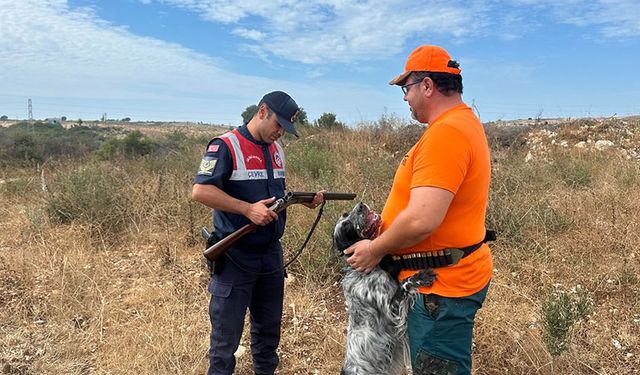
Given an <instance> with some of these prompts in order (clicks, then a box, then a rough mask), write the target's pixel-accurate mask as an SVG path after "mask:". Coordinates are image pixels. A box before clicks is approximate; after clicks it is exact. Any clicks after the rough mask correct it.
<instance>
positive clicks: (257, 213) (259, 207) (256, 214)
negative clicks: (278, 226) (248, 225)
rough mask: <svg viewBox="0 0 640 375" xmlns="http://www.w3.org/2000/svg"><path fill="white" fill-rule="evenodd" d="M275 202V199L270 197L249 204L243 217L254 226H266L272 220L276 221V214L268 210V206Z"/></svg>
mask: <svg viewBox="0 0 640 375" xmlns="http://www.w3.org/2000/svg"><path fill="white" fill-rule="evenodd" d="M275 200H276V198H275V197H271V198H267V199H263V200H261V201H257V202H256V203H252V204H250V205H249V209H248V210H247V212H246V213H245V214H244V216H246V217H247V218H248V219H249V220H251V222H252V223H254V224H256V225H267V224H269V223H270V222H272V221H274V220H278V214H277V213H275V211H273V210H270V209H269V205H270V204H271V203H273V202H274V201H275Z"/></svg>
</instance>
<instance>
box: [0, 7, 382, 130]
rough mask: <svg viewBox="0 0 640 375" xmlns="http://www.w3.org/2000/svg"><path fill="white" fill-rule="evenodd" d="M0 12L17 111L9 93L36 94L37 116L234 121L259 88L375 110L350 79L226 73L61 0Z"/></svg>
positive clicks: (7, 82)
mask: <svg viewBox="0 0 640 375" xmlns="http://www.w3.org/2000/svg"><path fill="white" fill-rule="evenodd" d="M0 19H1V20H2V22H0V51H3V53H2V54H0V82H2V88H3V95H2V96H0V108H3V110H6V111H9V110H10V111H14V112H13V113H22V112H23V111H24V109H23V108H22V106H23V104H13V103H23V102H24V103H26V98H34V112H35V113H34V114H36V116H41V117H48V116H56V115H60V113H61V112H62V113H63V114H64V115H67V116H69V118H77V117H82V118H98V117H99V116H100V115H101V114H102V112H107V113H108V115H109V116H112V118H122V117H127V116H128V117H131V118H133V119H154V120H162V119H165V120H180V119H190V120H203V121H214V122H218V123H235V124H237V123H238V122H239V120H240V113H242V110H243V109H244V108H245V107H246V106H248V105H250V104H254V103H255V102H257V101H258V100H259V99H260V97H261V96H262V95H263V94H264V93H266V92H269V91H272V90H284V91H287V92H290V93H291V94H292V95H293V96H294V98H295V99H296V100H297V101H298V102H299V103H300V104H301V105H303V106H304V107H305V108H306V110H307V112H308V113H309V116H310V118H315V117H317V116H318V115H319V114H321V113H322V112H324V111H332V112H334V113H337V114H338V117H339V119H341V120H342V121H355V120H358V119H359V117H360V116H361V113H365V114H367V116H373V118H375V117H376V116H377V114H376V110H372V109H371V108H375V107H376V105H375V103H376V102H378V103H381V102H384V101H385V100H386V98H383V97H382V96H381V95H380V93H378V92H375V91H374V90H371V89H368V88H366V87H363V86H360V85H356V84H348V83H342V82H327V81H324V82H319V81H315V82H313V83H295V82H291V81H286V80H275V79H269V78H264V77H258V76H251V75H242V74H237V73H233V72H230V71H228V70H225V69H221V68H220V67H219V66H218V65H217V63H218V61H217V60H215V58H212V57H209V56H206V55H203V54H200V53H196V52H194V51H193V50H190V49H187V48H184V47H182V46H180V45H177V44H173V43H168V42H164V41H161V40H158V39H153V38H148V37H140V36H137V35H135V34H132V33H131V32H130V31H129V30H127V29H126V28H123V27H117V26H114V25H112V24H110V23H108V22H105V21H104V20H102V19H100V18H98V17H97V16H96V14H95V12H93V11H92V10H91V9H88V8H81V9H78V8H72V7H71V6H70V5H69V4H68V3H67V1H65V0H22V1H9V0H0ZM247 48H260V46H249V47H247ZM259 52H260V51H258V52H256V53H259ZM265 59H268V56H267V55H265ZM23 98H24V99H23ZM354 98H357V99H355V100H354ZM334 103H337V104H336V105H334ZM347 103H348V104H347ZM12 105H13V106H14V107H13V108H11V106H12ZM18 105H19V106H20V107H19V108H18ZM44 107H47V110H49V111H51V112H47V113H45V112H44V110H43V109H44ZM354 108H359V109H360V112H358V111H356V112H354Z"/></svg>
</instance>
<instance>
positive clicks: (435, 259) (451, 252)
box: [392, 230, 496, 270]
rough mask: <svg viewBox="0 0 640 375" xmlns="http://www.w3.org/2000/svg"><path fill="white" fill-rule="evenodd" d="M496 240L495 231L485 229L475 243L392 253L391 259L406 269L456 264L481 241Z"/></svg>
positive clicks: (478, 245)
mask: <svg viewBox="0 0 640 375" xmlns="http://www.w3.org/2000/svg"><path fill="white" fill-rule="evenodd" d="M495 240H496V232H494V231H492V230H487V231H486V232H485V236H484V239H483V240H482V241H481V242H478V243H477V244H473V245H471V246H467V247H463V248H460V249H458V248H449V249H443V250H434V251H427V252H420V253H412V254H405V255H394V256H392V259H393V261H394V263H396V265H397V266H399V267H400V268H402V269H407V270H420V269H424V268H438V267H447V266H451V265H454V264H457V263H458V262H459V261H460V259H462V258H465V257H467V256H469V254H471V253H473V252H474V251H476V250H478V249H479V248H480V246H482V244H483V243H485V242H489V241H495Z"/></svg>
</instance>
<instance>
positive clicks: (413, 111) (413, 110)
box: [409, 107, 420, 121]
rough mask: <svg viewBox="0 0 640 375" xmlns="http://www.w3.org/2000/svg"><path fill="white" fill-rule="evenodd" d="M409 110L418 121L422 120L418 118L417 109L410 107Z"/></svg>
mask: <svg viewBox="0 0 640 375" xmlns="http://www.w3.org/2000/svg"><path fill="white" fill-rule="evenodd" d="M409 112H411V118H412V119H414V120H416V121H420V120H418V114H417V113H416V111H415V109H413V108H412V107H409Z"/></svg>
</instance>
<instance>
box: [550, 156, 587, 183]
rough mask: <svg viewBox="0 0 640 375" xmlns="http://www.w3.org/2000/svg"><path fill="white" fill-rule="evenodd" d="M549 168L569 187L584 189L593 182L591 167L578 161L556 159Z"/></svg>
mask: <svg viewBox="0 0 640 375" xmlns="http://www.w3.org/2000/svg"><path fill="white" fill-rule="evenodd" d="M551 168H552V169H553V170H554V171H555V172H556V174H557V175H558V177H560V179H561V180H562V181H563V182H564V183H565V184H566V185H567V186H569V187H571V188H574V189H584V188H588V187H590V186H591V184H592V182H593V176H592V170H591V167H590V166H589V165H588V164H587V163H586V162H584V161H583V160H580V159H574V158H558V159H555V160H554V161H553V163H552V164H551Z"/></svg>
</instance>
